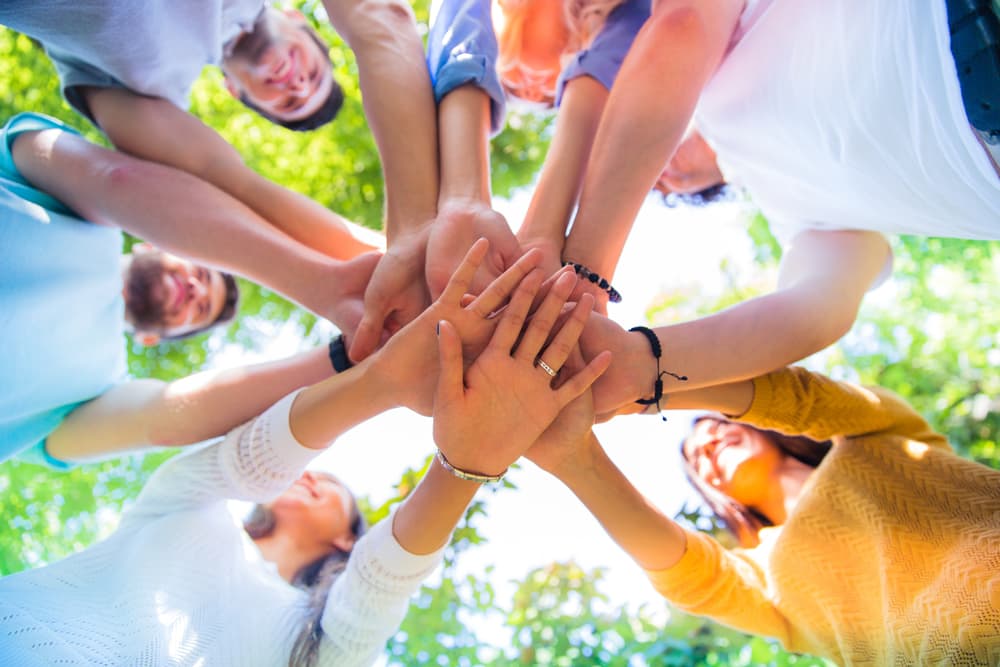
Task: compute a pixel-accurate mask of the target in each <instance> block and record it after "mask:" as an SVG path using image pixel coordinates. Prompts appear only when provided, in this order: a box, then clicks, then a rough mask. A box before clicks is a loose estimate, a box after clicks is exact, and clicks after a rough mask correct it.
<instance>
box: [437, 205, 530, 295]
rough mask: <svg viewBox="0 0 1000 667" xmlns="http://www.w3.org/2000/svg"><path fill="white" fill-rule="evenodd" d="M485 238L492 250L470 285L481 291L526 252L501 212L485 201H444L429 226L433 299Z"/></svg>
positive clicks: (476, 292) (470, 288) (476, 290)
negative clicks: (468, 251) (463, 259)
mask: <svg viewBox="0 0 1000 667" xmlns="http://www.w3.org/2000/svg"><path fill="white" fill-rule="evenodd" d="M480 238H485V239H488V240H489V242H490V250H489V253H488V254H487V256H486V258H485V261H484V262H483V263H482V265H481V266H480V268H479V271H478V272H477V274H476V275H475V276H474V278H473V280H472V282H471V283H470V284H469V292H470V293H472V294H479V293H480V292H482V291H483V289H485V287H486V285H488V284H489V283H490V281H492V280H493V279H495V278H496V277H497V276H499V275H500V274H501V273H503V272H504V271H505V270H506V269H507V268H508V267H510V266H512V265H513V264H514V262H516V261H517V258H518V257H520V256H521V255H522V254H523V253H522V251H521V246H520V245H519V244H518V242H517V239H516V238H515V237H514V234H513V232H511V231H510V227H509V226H508V225H507V221H506V220H505V219H504V217H503V216H502V215H500V214H499V213H497V212H496V211H494V210H493V209H492V208H489V207H488V206H486V205H485V204H482V203H479V202H469V201H452V202H448V203H446V204H444V205H443V206H442V207H441V208H440V210H439V211H438V217H437V219H436V220H435V221H434V223H433V224H432V225H431V227H430V238H429V240H428V242H427V259H426V271H425V272H426V276H427V287H428V289H429V291H430V294H431V297H432V298H437V297H438V295H440V294H441V292H442V291H443V290H444V288H445V285H447V284H448V280H449V278H451V275H452V273H454V271H455V267H456V266H458V264H459V262H460V261H461V259H460V258H461V257H462V256H463V255H464V254H465V252H466V251H467V250H468V249H469V248H470V247H471V246H472V244H473V243H474V242H475V241H476V239H480Z"/></svg>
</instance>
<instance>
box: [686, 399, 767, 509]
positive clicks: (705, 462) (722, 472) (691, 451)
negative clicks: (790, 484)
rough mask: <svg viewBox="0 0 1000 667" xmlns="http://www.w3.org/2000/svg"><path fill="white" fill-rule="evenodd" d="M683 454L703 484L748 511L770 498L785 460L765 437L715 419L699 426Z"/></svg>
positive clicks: (687, 442) (752, 430)
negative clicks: (747, 508)
mask: <svg viewBox="0 0 1000 667" xmlns="http://www.w3.org/2000/svg"><path fill="white" fill-rule="evenodd" d="M683 454H684V458H685V459H687V460H688V461H689V462H690V464H691V467H692V469H693V471H694V473H695V474H696V475H697V476H698V477H699V478H700V479H701V480H702V481H704V482H705V483H706V484H708V485H709V486H711V487H712V488H714V489H716V490H718V491H719V492H721V493H724V494H725V495H727V496H729V497H730V498H732V499H733V500H735V501H737V502H739V503H742V504H743V505H746V506H747V507H758V506H759V505H760V504H761V503H762V501H763V500H764V499H765V498H766V497H767V494H768V492H769V491H770V490H771V487H772V485H774V484H776V483H777V478H778V475H779V472H780V469H781V464H782V459H783V458H784V455H783V454H782V452H781V450H780V449H779V448H778V447H777V445H775V444H774V443H773V442H771V440H770V439H769V438H768V437H767V436H766V435H764V434H763V433H760V432H759V431H757V430H755V429H752V428H749V427H746V426H744V425H742V424H736V423H733V422H726V421H718V420H715V419H711V418H709V419H702V420H700V421H698V423H696V424H695V426H694V429H693V430H692V432H691V435H690V436H688V438H687V440H685V442H684V445H683Z"/></svg>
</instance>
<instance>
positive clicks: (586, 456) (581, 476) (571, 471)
mask: <svg viewBox="0 0 1000 667" xmlns="http://www.w3.org/2000/svg"><path fill="white" fill-rule="evenodd" d="M582 437H583V438H584V439H585V442H584V443H582V444H581V445H580V446H578V447H576V448H574V452H573V456H568V457H566V458H565V459H563V460H562V461H560V462H559V463H558V464H557V465H555V466H551V467H550V468H547V471H548V472H549V473H550V474H552V475H553V476H555V477H556V478H558V479H559V480H561V481H562V483H563V484H565V485H566V486H567V487H569V488H570V489H573V488H576V487H579V486H581V485H584V484H587V483H588V481H589V480H591V479H593V478H594V477H595V475H596V474H597V471H598V469H599V468H600V467H601V462H602V460H603V459H604V458H606V457H607V455H606V454H605V453H604V448H602V447H601V443H600V442H599V441H598V440H597V436H596V435H594V432H593V431H592V430H591V431H587V434H586V435H585V436H582Z"/></svg>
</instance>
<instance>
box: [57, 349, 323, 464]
mask: <svg viewBox="0 0 1000 667" xmlns="http://www.w3.org/2000/svg"><path fill="white" fill-rule="evenodd" d="M331 373H333V369H332V368H331V367H330V360H329V358H328V354H327V349H326V348H325V347H322V348H318V349H315V350H311V351H309V352H304V353H302V354H299V355H296V356H293V357H290V358H288V359H283V360H280V361H274V362H268V363H263V364H255V365H252V366H247V367H243V368H233V369H228V370H222V371H214V370H213V371H204V372H202V373H197V374H195V375H192V376H190V377H186V378H182V379H180V380H174V381H173V382H162V381H160V380H150V379H146V380H130V381H128V382H125V383H123V384H120V385H118V386H116V387H113V388H112V389H110V390H109V391H108V392H106V393H104V394H102V395H101V396H99V397H97V398H95V399H94V400H92V401H90V402H88V403H85V404H84V405H82V406H80V407H79V408H77V409H76V410H74V411H73V412H71V413H70V414H69V416H68V417H67V418H66V419H65V420H63V423H62V424H60V425H59V428H57V429H56V430H55V431H53V432H52V434H51V435H49V437H48V439H47V440H46V443H45V448H46V451H47V452H48V453H49V454H51V455H52V456H54V457H55V458H57V459H59V460H60V461H69V462H74V463H80V462H85V461H91V460H95V459H98V458H102V457H107V456H109V455H114V454H121V453H124V452H126V451H129V450H135V449H140V448H147V447H149V446H168V447H173V446H181V445H188V444H193V443H197V442H202V441H204V440H208V439H209V438H215V437H219V436H222V435H225V434H226V433H227V432H229V431H230V430H232V429H233V428H235V427H237V426H239V425H240V424H242V423H243V422H245V421H247V420H248V419H251V418H252V417H255V416H256V415H259V414H260V413H261V412H263V411H264V410H265V409H267V408H268V407H269V406H270V405H272V404H273V403H275V402H276V401H277V400H278V399H280V398H281V397H282V396H285V395H286V394H288V393H289V392H291V391H294V390H295V389H298V388H300V387H303V386H306V385H309V384H312V383H315V382H319V381H320V380H322V379H324V378H327V377H329V376H330V375H331Z"/></svg>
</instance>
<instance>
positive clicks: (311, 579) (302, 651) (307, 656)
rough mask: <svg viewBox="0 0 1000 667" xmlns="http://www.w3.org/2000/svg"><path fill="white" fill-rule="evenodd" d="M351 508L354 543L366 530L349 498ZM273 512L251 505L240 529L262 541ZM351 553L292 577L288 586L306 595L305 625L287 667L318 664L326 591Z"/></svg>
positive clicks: (319, 560)
mask: <svg viewBox="0 0 1000 667" xmlns="http://www.w3.org/2000/svg"><path fill="white" fill-rule="evenodd" d="M351 500H352V502H353V507H352V509H351V515H352V516H351V525H350V529H351V534H352V535H354V538H355V543H357V540H358V539H360V538H361V536H362V535H364V534H365V531H367V530H368V523H367V522H366V521H365V518H364V516H363V515H362V514H361V511H360V509H359V508H358V503H357V500H356V499H355V498H354V494H351ZM274 522H275V519H274V512H272V511H271V508H269V507H268V506H267V505H254V508H253V510H251V512H250V515H249V516H248V517H247V518H246V520H245V521H244V522H243V529H244V530H245V531H246V532H247V534H248V535H250V537H251V538H252V539H258V538H261V537H265V536H267V535H269V534H270V533H271V531H273V530H274ZM350 557H351V550H350V549H348V550H346V551H341V550H340V549H334V550H333V551H332V552H331V553H329V554H327V555H326V556H322V557H320V558H317V559H316V560H314V561H313V562H312V563H309V564H308V565H305V566H303V567H301V568H300V569H299V571H298V572H296V573H295V575H294V576H293V577H292V581H291V584H292V585H293V586H295V587H296V588H301V589H302V590H304V591H305V592H306V595H307V598H306V602H305V614H304V616H305V621H304V622H303V624H302V628H301V629H300V630H299V634H298V635H297V636H296V637H295V643H293V644H292V651H291V653H290V654H289V656H288V667H315V665H316V664H317V661H318V660H319V646H320V643H321V641H322V639H323V627H322V625H321V624H320V622H321V621H322V619H323V610H324V609H325V608H326V599H327V598H328V597H329V596H330V588H331V587H332V586H333V582H335V581H336V580H337V577H339V576H340V573H341V572H343V571H344V569H345V568H347V561H348V560H349V559H350Z"/></svg>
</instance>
